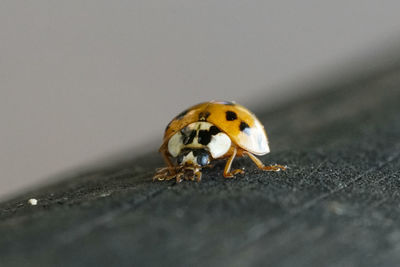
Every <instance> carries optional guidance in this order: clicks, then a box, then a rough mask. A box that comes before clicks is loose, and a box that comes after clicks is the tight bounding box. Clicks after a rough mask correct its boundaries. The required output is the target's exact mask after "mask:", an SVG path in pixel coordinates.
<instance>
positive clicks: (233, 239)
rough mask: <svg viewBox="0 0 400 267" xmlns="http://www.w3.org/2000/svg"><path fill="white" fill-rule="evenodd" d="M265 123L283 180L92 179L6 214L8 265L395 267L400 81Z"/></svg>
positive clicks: (360, 83)
mask: <svg viewBox="0 0 400 267" xmlns="http://www.w3.org/2000/svg"><path fill="white" fill-rule="evenodd" d="M257 114H258V115H259V118H260V120H261V121H262V122H264V123H265V126H266V129H267V130H268V133H269V137H270V141H271V149H272V153H271V154H269V155H268V156H265V157H262V160H263V161H264V162H267V163H280V164H286V165H288V166H289V167H290V169H289V170H288V171H287V172H278V173H271V172H261V171H259V170H257V169H256V168H255V166H254V165H253V164H252V163H251V162H250V160H248V159H239V160H236V161H235V163H234V166H244V167H245V168H246V174H245V175H244V176H239V177H238V178H237V179H234V180H224V179H223V178H222V169H223V163H219V164H217V165H216V166H215V168H213V169H208V170H207V171H205V173H204V175H203V181H202V182H201V183H195V182H183V183H181V184H178V185H176V184H174V182H163V183H160V182H157V183H153V182H152V181H151V176H152V174H153V171H154V168H155V167H156V166H160V165H161V164H162V163H161V159H160V157H159V156H158V155H157V154H156V152H154V153H152V154H149V155H148V156H143V157H141V158H138V159H136V160H133V161H127V162H121V163H120V164H116V165H115V166H114V167H112V168H107V169H104V168H101V167H99V168H97V169H95V168H94V169H93V170H92V171H90V172H89V171H88V172H86V173H82V174H80V175H76V177H71V178H70V179H67V180H65V181H63V182H60V183H58V184H56V185H53V186H48V187H45V188H42V189H40V190H36V191H34V192H29V193H27V194H25V195H23V196H20V197H18V198H16V199H14V200H10V201H8V202H5V203H3V204H1V205H0V236H1V238H0V266H90V265H94V266H132V265H133V266H144V265H146V266H149V265H150V266H156V265H158V266H168V265H170V266H200V265H201V266H203V265H206V266H221V265H223V266H399V264H400V194H399V193H400V172H399V170H400V116H399V115H400V71H397V70H393V71H391V72H386V73H380V74H377V75H375V76H371V77H369V78H365V79H359V80H357V81H354V82H348V83H346V84H343V85H341V86H337V88H332V90H331V91H329V92H328V93H325V94H322V95H315V96H311V97H309V98H304V99H302V100H299V101H296V102H293V103H290V104H288V105H285V106H282V107H281V108H279V109H276V110H273V111H268V112H264V113H263V112H258V113H257ZM31 197H35V198H37V199H38V200H39V203H38V205H37V206H30V205H28V204H27V200H28V199H29V198H31Z"/></svg>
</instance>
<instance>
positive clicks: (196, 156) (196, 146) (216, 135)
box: [168, 121, 232, 166]
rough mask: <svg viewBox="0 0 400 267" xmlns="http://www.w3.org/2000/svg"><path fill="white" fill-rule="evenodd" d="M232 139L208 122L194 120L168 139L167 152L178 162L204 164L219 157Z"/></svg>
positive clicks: (224, 152) (228, 146) (227, 149)
mask: <svg viewBox="0 0 400 267" xmlns="http://www.w3.org/2000/svg"><path fill="white" fill-rule="evenodd" d="M231 144H232V141H231V139H230V138H229V136H228V135H227V134H225V133H224V132H221V131H220V130H219V129H218V127H216V126H215V125H213V124H211V123H209V122H203V121H199V122H194V123H191V124H189V125H187V126H186V127H184V128H183V129H181V130H180V131H178V132H177V133H175V134H174V135H173V136H172V137H171V138H170V139H169V141H168V152H169V154H170V155H171V156H172V157H175V158H177V162H178V164H182V165H184V164H192V165H199V166H204V165H207V164H208V163H209V161H210V157H209V155H211V157H212V158H214V159H216V158H220V157H222V156H223V155H225V154H226V153H227V152H228V151H229V148H230V147H231Z"/></svg>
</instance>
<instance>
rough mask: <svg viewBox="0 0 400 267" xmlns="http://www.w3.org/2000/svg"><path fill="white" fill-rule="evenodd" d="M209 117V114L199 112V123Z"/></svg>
mask: <svg viewBox="0 0 400 267" xmlns="http://www.w3.org/2000/svg"><path fill="white" fill-rule="evenodd" d="M209 116H210V112H208V111H206V112H200V114H199V121H206V120H207V118H208V117H209Z"/></svg>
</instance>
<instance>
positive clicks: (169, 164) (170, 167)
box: [160, 147, 176, 175]
mask: <svg viewBox="0 0 400 267" xmlns="http://www.w3.org/2000/svg"><path fill="white" fill-rule="evenodd" d="M160 152H161V155H162V156H163V158H164V161H165V163H167V167H168V170H169V173H170V174H171V175H175V174H176V172H175V166H174V164H172V161H171V159H170V158H169V155H168V150H167V149H166V148H165V147H163V148H161V149H160Z"/></svg>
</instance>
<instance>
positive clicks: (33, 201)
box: [28, 198, 38, 206]
mask: <svg viewBox="0 0 400 267" xmlns="http://www.w3.org/2000/svg"><path fill="white" fill-rule="evenodd" d="M28 203H29V204H31V206H36V205H37V203H38V201H37V199H36V198H31V199H29V200H28Z"/></svg>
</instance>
